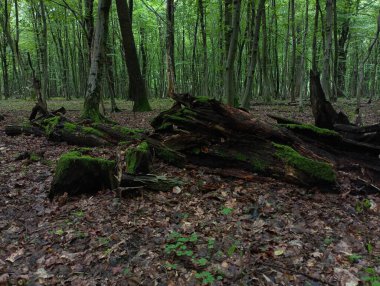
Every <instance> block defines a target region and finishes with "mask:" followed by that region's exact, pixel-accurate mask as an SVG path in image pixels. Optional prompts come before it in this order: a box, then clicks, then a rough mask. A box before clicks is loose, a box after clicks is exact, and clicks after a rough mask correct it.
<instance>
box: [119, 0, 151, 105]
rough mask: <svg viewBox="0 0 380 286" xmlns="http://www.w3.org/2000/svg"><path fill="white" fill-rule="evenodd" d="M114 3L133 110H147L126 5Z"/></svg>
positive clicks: (146, 95) (122, 2)
mask: <svg viewBox="0 0 380 286" xmlns="http://www.w3.org/2000/svg"><path fill="white" fill-rule="evenodd" d="M116 5H117V14H118V18H119V24H120V31H121V36H122V42H123V47H124V57H125V62H126V64H127V69H128V78H129V96H130V98H132V99H133V101H134V104H133V111H134V112H142V111H149V110H151V108H150V105H149V101H148V94H147V90H146V86H145V82H144V79H143V77H142V75H141V71H140V64H139V60H138V57H137V50H136V45H135V39H134V36H133V31H132V22H131V19H130V18H129V9H128V5H127V2H126V0H116Z"/></svg>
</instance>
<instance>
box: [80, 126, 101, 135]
mask: <svg viewBox="0 0 380 286" xmlns="http://www.w3.org/2000/svg"><path fill="white" fill-rule="evenodd" d="M82 130H83V132H84V133H87V134H92V135H95V136H98V137H104V136H105V135H104V133H103V132H101V131H100V130H97V129H95V128H92V127H82Z"/></svg>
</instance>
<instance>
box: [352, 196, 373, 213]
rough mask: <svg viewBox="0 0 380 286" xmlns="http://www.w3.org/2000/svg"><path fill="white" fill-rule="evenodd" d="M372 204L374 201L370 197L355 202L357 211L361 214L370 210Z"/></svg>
mask: <svg viewBox="0 0 380 286" xmlns="http://www.w3.org/2000/svg"><path fill="white" fill-rule="evenodd" d="M371 206H372V202H371V200H369V199H364V200H362V201H358V202H356V204H355V211H356V212H357V213H358V214H360V213H363V212H364V211H366V210H369V209H370V208H371Z"/></svg>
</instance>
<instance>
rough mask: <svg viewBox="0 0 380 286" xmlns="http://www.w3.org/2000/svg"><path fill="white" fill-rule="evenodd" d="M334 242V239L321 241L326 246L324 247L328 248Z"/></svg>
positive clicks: (329, 238)
mask: <svg viewBox="0 0 380 286" xmlns="http://www.w3.org/2000/svg"><path fill="white" fill-rule="evenodd" d="M333 242H334V239H333V238H332V237H326V238H325V239H324V240H323V244H324V245H326V246H329V245H330V244H331V243H333Z"/></svg>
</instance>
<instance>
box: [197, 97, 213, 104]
mask: <svg viewBox="0 0 380 286" xmlns="http://www.w3.org/2000/svg"><path fill="white" fill-rule="evenodd" d="M210 100H211V99H210V98H209V97H208V96H196V97H195V101H196V102H199V103H206V102H209V101H210Z"/></svg>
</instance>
